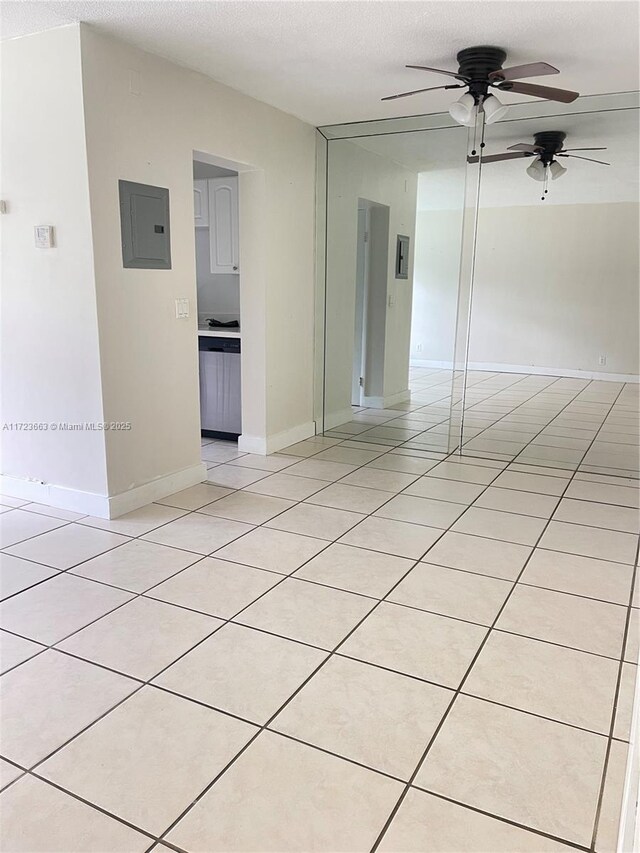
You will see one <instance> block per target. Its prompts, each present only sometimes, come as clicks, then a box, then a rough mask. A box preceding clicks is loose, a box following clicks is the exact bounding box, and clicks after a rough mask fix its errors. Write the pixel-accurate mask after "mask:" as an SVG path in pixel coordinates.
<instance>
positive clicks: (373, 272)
mask: <svg viewBox="0 0 640 853" xmlns="http://www.w3.org/2000/svg"><path fill="white" fill-rule="evenodd" d="M389 212H390V211H389V207H388V206H387V205H384V204H378V203H377V202H374V201H370V200H368V199H362V198H359V199H358V213H357V215H358V231H357V248H356V282H355V316H354V332H353V369H352V383H351V404H352V405H353V406H371V407H377V406H381V405H382V402H381V401H382V399H383V394H384V390H383V389H384V363H385V338H386V315H387V282H388V268H389Z"/></svg>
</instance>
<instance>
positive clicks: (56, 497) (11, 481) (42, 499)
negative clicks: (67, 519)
mask: <svg viewBox="0 0 640 853" xmlns="http://www.w3.org/2000/svg"><path fill="white" fill-rule="evenodd" d="M0 492H2V494H3V495H6V496H7V497H9V498H21V499H22V500H25V501H33V502H34V503H38V504H45V505H46V506H55V507H57V508H58V509H68V510H70V511H71V512H80V513H82V514H83V515H94V516H96V518H109V502H108V498H107V497H106V495H99V494H97V493H96V492H83V491H81V490H80V489H69V488H67V487H66V486H56V485H54V484H53V483H42V482H39V481H36V480H23V479H22V478H20V477H11V476H9V475H8V474H3V475H2V476H1V477H0Z"/></svg>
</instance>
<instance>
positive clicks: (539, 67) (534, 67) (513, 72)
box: [489, 62, 560, 80]
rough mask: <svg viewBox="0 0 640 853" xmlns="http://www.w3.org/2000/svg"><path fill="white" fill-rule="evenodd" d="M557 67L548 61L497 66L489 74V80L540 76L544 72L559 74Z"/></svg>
mask: <svg viewBox="0 0 640 853" xmlns="http://www.w3.org/2000/svg"><path fill="white" fill-rule="evenodd" d="M559 73H560V72H559V71H558V69H557V68H554V67H553V65H549V63H548V62H528V63H527V64H526V65H513V66H511V68H499V69H498V70H497V71H492V72H491V74H489V80H521V79H522V78H523V77H542V76H544V75H545V74H559Z"/></svg>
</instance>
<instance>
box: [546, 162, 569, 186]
mask: <svg viewBox="0 0 640 853" xmlns="http://www.w3.org/2000/svg"><path fill="white" fill-rule="evenodd" d="M549 171H550V172H551V180H553V181H557V179H558V178H561V177H562V176H563V175H564V173H565V172H566V171H567V170H566V169H565V167H564V166H563V165H562V164H561V163H558V161H557V160H554V161H553V163H550V164H549Z"/></svg>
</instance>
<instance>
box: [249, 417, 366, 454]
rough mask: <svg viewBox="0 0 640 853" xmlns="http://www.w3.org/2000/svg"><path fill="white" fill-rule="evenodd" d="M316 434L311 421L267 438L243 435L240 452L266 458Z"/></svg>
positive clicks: (314, 426)
mask: <svg viewBox="0 0 640 853" xmlns="http://www.w3.org/2000/svg"><path fill="white" fill-rule="evenodd" d="M349 414H351V412H349ZM315 434H316V425H315V423H314V422H313V421H309V422H308V423H306V424H298V425H297V426H295V427H292V428H291V429H285V430H283V431H282V432H277V433H275V435H268V436H266V438H265V437H264V436H255V435H245V434H244V433H243V434H242V435H241V436H240V438H239V439H238V450H240V451H241V452H242V453H256V454H258V455H259V456H266V455H267V454H268V453H277V452H278V450H283V449H284V448H285V447H289V446H290V445H291V444H297V442H299V441H304V440H305V438H311V436H312V435H315Z"/></svg>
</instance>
